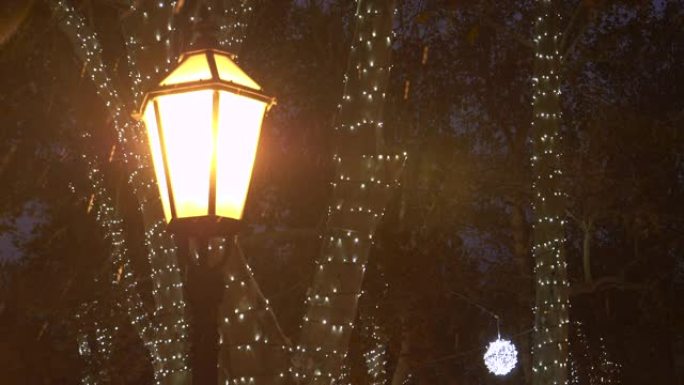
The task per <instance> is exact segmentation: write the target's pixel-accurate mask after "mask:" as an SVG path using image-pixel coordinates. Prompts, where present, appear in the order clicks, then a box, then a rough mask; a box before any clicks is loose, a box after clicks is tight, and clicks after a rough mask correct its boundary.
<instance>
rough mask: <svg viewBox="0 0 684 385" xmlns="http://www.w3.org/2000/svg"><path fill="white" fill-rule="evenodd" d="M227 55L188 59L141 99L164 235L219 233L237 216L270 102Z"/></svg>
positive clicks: (195, 54)
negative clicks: (164, 228) (161, 208)
mask: <svg viewBox="0 0 684 385" xmlns="http://www.w3.org/2000/svg"><path fill="white" fill-rule="evenodd" d="M233 59H234V57H233V56H232V55H231V54H229V53H226V52H222V51H218V50H214V49H205V50H198V51H192V52H188V53H185V54H183V55H182V56H181V58H180V60H179V64H178V66H177V67H176V68H175V69H173V70H172V71H171V72H170V73H169V75H168V76H166V78H165V79H164V80H162V81H161V82H160V83H159V85H158V86H157V87H156V88H155V89H153V90H151V91H150V92H148V93H147V94H146V95H145V98H144V100H143V105H142V109H141V111H142V113H141V115H142V119H143V121H144V122H145V126H146V128H147V135H148V141H149V144H150V150H151V154H152V161H153V163H154V170H155V173H156V176H157V185H158V186H159V193H160V195H161V201H162V205H163V208H164V215H165V217H166V221H167V223H168V224H169V230H170V231H171V232H175V233H186V234H199V235H203V236H209V235H219V234H223V233H225V232H226V231H227V230H229V229H230V228H231V227H233V226H234V225H235V224H236V223H237V220H239V219H241V218H242V213H243V209H244V205H245V199H246V197H247V190H248V189H249V183H250V180H251V176H252V166H253V165H254V158H255V156H256V150H257V144H258V142H259V134H260V131H261V123H262V119H263V117H264V114H265V113H266V111H267V110H268V109H269V108H270V107H271V105H272V104H273V103H274V99H273V98H270V97H267V96H265V95H264V94H262V93H261V87H260V86H259V85H258V84H257V83H256V82H255V81H254V80H252V79H251V78H250V77H249V76H248V75H247V74H246V73H245V72H244V71H243V70H242V69H240V67H238V66H237V65H236V64H235V62H234V61H233Z"/></svg>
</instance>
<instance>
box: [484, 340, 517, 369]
mask: <svg viewBox="0 0 684 385" xmlns="http://www.w3.org/2000/svg"><path fill="white" fill-rule="evenodd" d="M484 362H485V365H486V366H487V369H489V371H490V372H492V373H493V374H495V375H497V376H505V375H506V374H508V373H510V372H511V370H513V368H515V365H516V364H517V363H518V351H517V350H516V349H515V345H513V344H512V343H511V341H508V340H504V339H501V337H499V338H497V339H496V341H493V342H491V343H490V344H489V347H487V352H486V353H485V354H484Z"/></svg>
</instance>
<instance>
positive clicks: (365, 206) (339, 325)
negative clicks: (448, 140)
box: [293, 0, 404, 385]
mask: <svg viewBox="0 0 684 385" xmlns="http://www.w3.org/2000/svg"><path fill="white" fill-rule="evenodd" d="M393 12H394V3H393V1H392V0H360V1H359V3H358V8H357V11H356V16H355V20H356V25H355V30H354V36H353V38H352V47H351V52H350V55H349V63H348V67H347V72H346V74H345V85H344V95H343V96H342V102H341V103H340V105H339V108H340V110H339V115H338V118H337V122H336V126H335V135H334V139H335V147H336V148H335V155H334V156H333V161H334V162H335V166H336V173H335V178H334V180H333V182H332V187H333V194H332V197H331V198H332V199H331V202H330V204H329V206H328V218H327V222H326V226H325V229H324V232H323V234H322V245H321V249H320V254H319V256H318V258H317V261H316V264H317V265H318V269H317V271H316V273H315V275H314V278H313V283H312V285H311V287H310V289H309V291H308V293H307V308H306V313H305V316H304V319H303V326H302V333H301V335H300V340H299V343H298V344H297V346H296V347H295V352H294V360H293V366H294V368H293V376H294V379H295V381H297V382H299V383H306V384H326V385H329V384H331V383H332V382H333V381H334V380H335V379H337V378H339V376H340V373H341V368H342V365H343V360H344V357H345V356H346V354H347V350H348V347H349V339H350V336H351V332H352V329H353V327H354V321H355V319H356V311H357V307H358V298H359V296H360V295H361V283H362V282H363V277H364V273H365V270H366V264H367V262H368V257H369V253H370V248H371V245H372V243H373V235H374V234H375V230H376V228H377V226H378V224H379V223H380V221H381V219H382V217H383V215H384V212H385V209H386V205H387V203H388V201H389V198H390V196H391V193H392V192H393V190H394V187H395V186H397V185H398V183H399V176H400V173H401V170H402V168H403V163H404V156H402V155H389V154H387V153H386V152H385V153H383V152H380V151H381V149H383V147H384V144H383V143H382V142H383V141H382V136H383V134H382V126H383V107H384V104H385V94H386V92H387V83H388V77H389V71H390V54H391V32H392V15H393Z"/></svg>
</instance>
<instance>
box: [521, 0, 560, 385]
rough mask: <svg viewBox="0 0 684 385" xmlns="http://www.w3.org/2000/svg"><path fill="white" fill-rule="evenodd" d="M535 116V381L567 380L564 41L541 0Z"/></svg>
mask: <svg viewBox="0 0 684 385" xmlns="http://www.w3.org/2000/svg"><path fill="white" fill-rule="evenodd" d="M537 8H538V11H539V16H538V17H537V19H536V21H535V28H534V31H535V32H534V33H535V37H534V44H535V50H534V77H533V78H532V81H533V101H532V106H533V120H532V128H531V133H532V134H531V135H532V140H531V142H532V156H531V158H530V161H531V164H532V180H533V181H532V192H533V204H532V208H533V211H534V223H533V225H532V226H533V230H532V233H533V247H532V252H533V255H534V277H535V292H536V299H535V307H534V309H533V310H534V313H535V325H534V333H533V346H532V352H533V366H532V370H533V384H534V385H566V384H567V383H568V322H569V320H568V317H569V315H568V310H569V299H568V287H569V282H568V278H567V263H566V257H565V250H564V244H565V229H564V225H565V220H564V203H565V196H566V194H565V193H564V192H563V191H562V190H561V184H560V179H561V178H562V174H563V172H562V169H561V166H560V165H561V157H562V152H561V148H560V147H559V141H560V121H561V109H560V93H561V91H560V78H559V72H560V71H559V69H560V55H559V52H558V44H559V41H560V30H559V20H560V16H559V15H558V13H557V9H558V8H557V7H556V6H555V3H554V2H553V1H551V0H537Z"/></svg>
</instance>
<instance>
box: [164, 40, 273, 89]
mask: <svg viewBox="0 0 684 385" xmlns="http://www.w3.org/2000/svg"><path fill="white" fill-rule="evenodd" d="M234 59H235V56H234V55H232V54H230V53H228V52H224V51H220V50H216V49H205V50H198V51H191V52H186V53H184V54H183V55H181V57H180V59H179V64H178V66H177V67H176V68H175V69H174V70H173V71H172V72H171V73H170V74H169V75H167V76H166V78H164V80H162V81H161V83H159V85H160V86H162V87H164V86H174V85H180V84H184V83H194V82H198V81H212V80H213V81H217V80H220V81H224V82H229V83H234V84H236V85H239V86H242V87H246V88H250V89H253V90H257V91H260V90H261V86H259V84H257V82H255V81H254V80H253V79H252V78H250V77H249V75H247V74H246V73H245V72H244V71H243V70H242V69H240V67H238V65H237V64H235V61H234ZM212 67H214V68H215V69H214V70H212ZM214 71H215V72H214ZM217 77H218V79H217Z"/></svg>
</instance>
